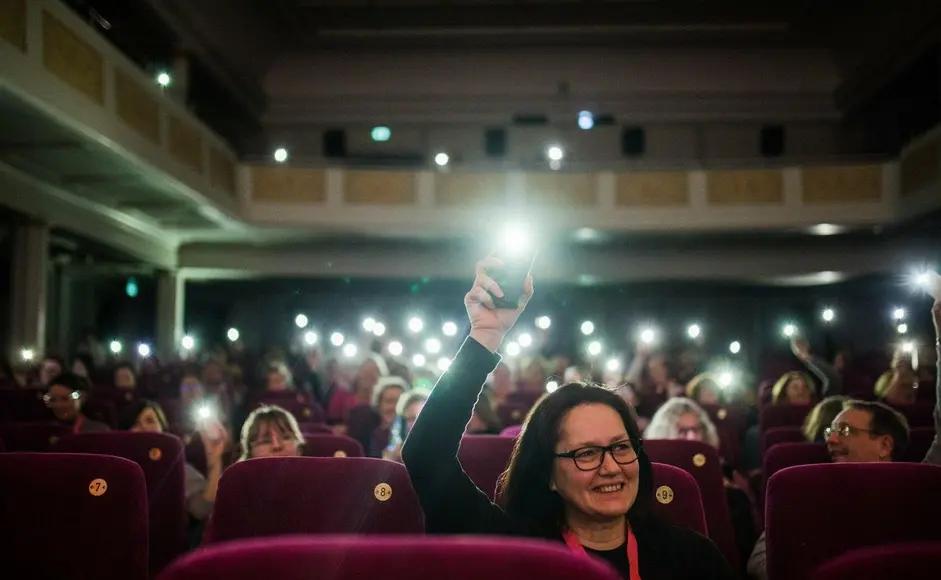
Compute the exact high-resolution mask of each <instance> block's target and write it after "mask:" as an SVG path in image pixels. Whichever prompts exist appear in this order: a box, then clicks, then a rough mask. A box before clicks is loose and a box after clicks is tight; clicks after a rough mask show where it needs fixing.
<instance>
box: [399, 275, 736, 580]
mask: <svg viewBox="0 0 941 580" xmlns="http://www.w3.org/2000/svg"><path fill="white" fill-rule="evenodd" d="M505 271H506V264H505V263H504V262H503V261H501V260H500V259H498V258H496V257H490V258H487V259H484V260H483V261H481V262H479V263H478V264H477V270H476V278H475V280H474V285H473V288H472V289H471V290H470V292H468V293H467V295H466V296H465V298H464V304H465V306H466V309H467V314H468V317H469V318H470V327H471V330H470V336H469V337H468V338H467V339H466V340H465V341H464V344H463V345H462V346H461V348H460V350H459V351H458V353H457V355H456V356H455V358H454V360H453V362H452V364H451V366H450V368H449V369H448V371H447V372H446V373H445V374H444V375H442V377H441V378H440V379H439V381H438V383H437V385H436V386H435V388H434V390H433V391H432V393H431V396H430V398H429V399H428V402H427V403H426V405H425V408H424V409H423V411H422V413H421V415H420V416H419V417H418V420H417V422H416V423H415V426H414V427H413V429H412V431H411V432H410V433H409V436H408V438H407V439H406V441H405V446H404V448H403V452H402V458H403V460H404V463H405V466H406V468H407V469H408V472H409V475H410V477H411V479H412V484H413V485H414V487H415V490H416V492H417V493H418V497H419V501H420V502H421V504H422V508H423V509H424V511H425V518H426V528H427V530H428V531H429V532H430V533H455V534H507V535H516V536H528V537H534V538H543V539H547V540H554V541H559V542H563V543H565V544H566V545H567V546H568V547H569V549H570V550H572V551H573V552H575V553H576V554H579V555H583V556H585V557H598V558H602V559H604V560H606V561H607V562H609V563H610V564H611V565H612V566H614V568H616V569H617V570H618V572H620V574H621V575H622V576H623V577H624V578H630V579H632V580H636V579H640V578H643V580H660V579H666V578H697V579H725V578H734V577H735V576H734V574H733V572H732V570H731V568H730V567H729V565H728V564H727V563H726V561H725V560H724V559H723V557H722V555H721V553H720V552H719V550H718V549H717V548H716V547H715V545H714V544H713V543H712V542H711V541H710V540H709V539H707V538H705V537H703V536H701V535H699V534H697V533H695V532H693V531H690V530H686V529H682V528H678V527H675V526H672V525H669V524H667V523H665V522H663V521H660V520H659V519H658V518H657V517H656V516H655V515H654V514H653V513H652V509H651V502H652V499H653V481H652V479H653V475H652V467H651V463H650V459H649V458H648V457H647V455H646V453H645V452H644V449H643V445H642V442H641V439H640V433H639V431H638V429H637V425H636V424H635V422H634V419H633V417H632V414H631V410H630V408H629V407H628V405H627V403H625V402H624V400H623V399H621V397H619V396H618V395H616V394H615V393H613V392H611V391H609V390H607V389H605V388H603V387H599V386H595V385H586V384H583V383H570V384H567V385H565V386H563V387H560V388H559V389H558V390H556V391H555V392H553V393H552V394H550V395H547V396H546V397H544V398H543V399H542V400H540V402H539V403H537V404H536V406H535V407H534V408H533V410H532V411H531V413H530V415H529V417H528V418H527V421H526V423H525V424H524V426H523V430H522V433H521V434H520V437H519V438H518V439H517V441H516V445H515V447H514V449H513V454H512V457H511V459H510V464H509V468H508V469H507V472H506V474H505V475H504V478H503V480H502V481H501V483H500V492H499V493H498V499H497V501H498V503H496V504H495V503H492V502H491V501H490V500H489V499H488V497H487V494H485V493H484V492H483V491H481V490H480V489H478V488H477V487H476V486H475V485H474V483H473V482H472V481H471V480H470V479H469V478H468V477H467V475H466V474H465V473H464V471H463V470H462V469H461V465H460V462H459V460H458V459H457V451H458V446H459V445H460V441H461V436H462V434H463V432H464V425H465V424H466V423H467V420H468V418H469V417H470V414H471V411H472V409H473V407H474V402H475V401H476V400H477V396H478V394H479V392H480V389H481V387H482V385H483V383H484V381H485V380H486V377H487V374H488V373H489V372H490V371H491V370H493V368H494V367H495V366H496V365H497V363H498V362H499V360H500V357H499V356H498V355H497V354H496V352H497V350H498V349H499V347H500V344H501V343H502V342H503V339H504V337H505V336H506V334H507V333H508V332H509V331H510V330H511V329H512V328H513V325H514V324H515V323H516V321H517V319H518V318H519V316H520V314H521V313H522V312H523V310H524V309H525V307H526V303H527V302H528V301H529V299H530V298H531V297H532V295H533V280H532V276H531V275H529V274H525V278H524V279H516V280H515V281H513V280H510V279H509V276H506V277H504V278H503V279H504V280H505V284H514V286H515V285H516V284H519V285H520V286H519V289H517V288H516V287H513V288H510V287H508V288H507V292H506V293H505V292H504V289H503V288H502V287H501V285H500V284H498V283H497V282H496V281H495V279H494V277H493V275H491V273H492V272H505ZM516 292H519V297H518V299H517V300H516V301H515V303H513V304H512V307H510V308H500V307H498V306H497V304H496V303H497V302H498V301H501V300H502V299H504V298H505V297H506V296H508V295H512V294H514V293H516Z"/></svg>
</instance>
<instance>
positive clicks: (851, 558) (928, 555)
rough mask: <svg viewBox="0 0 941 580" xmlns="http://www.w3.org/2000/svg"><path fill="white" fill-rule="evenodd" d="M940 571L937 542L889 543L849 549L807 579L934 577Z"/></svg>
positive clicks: (907, 579)
mask: <svg viewBox="0 0 941 580" xmlns="http://www.w3.org/2000/svg"><path fill="white" fill-rule="evenodd" d="M939 573H941V541H935V542H912V543H908V544H889V545H887V546H876V547H872V548H862V549H859V550H850V551H849V552H847V553H845V554H843V555H842V556H838V557H836V558H834V559H833V560H830V561H829V562H826V563H824V564H823V565H821V566H820V567H818V568H817V569H816V570H815V571H814V573H813V574H812V575H811V580H885V579H886V578H892V579H897V580H903V579H904V580H935V579H936V578H937V577H938V575H939Z"/></svg>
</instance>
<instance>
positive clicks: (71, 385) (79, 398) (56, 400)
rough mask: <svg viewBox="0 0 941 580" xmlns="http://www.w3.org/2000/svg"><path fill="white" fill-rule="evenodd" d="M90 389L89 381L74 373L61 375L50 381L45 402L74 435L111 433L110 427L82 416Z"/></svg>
mask: <svg viewBox="0 0 941 580" xmlns="http://www.w3.org/2000/svg"><path fill="white" fill-rule="evenodd" d="M90 389H91V385H89V384H88V380H87V379H85V378H82V377H80V376H78V375H76V374H73V373H59V374H58V375H57V376H55V377H52V378H51V379H49V389H48V391H46V395H45V396H44V397H43V400H45V402H46V406H47V407H49V409H50V410H51V411H52V414H53V415H54V416H55V419H56V421H57V422H59V423H63V424H66V425H69V426H71V427H72V432H73V433H97V432H101V431H110V430H111V429H110V427H108V426H107V425H105V424H104V423H100V422H98V421H94V420H92V419H89V418H88V417H86V416H85V415H84V414H82V403H84V402H85V399H86V398H87V397H88V392H89V390H90Z"/></svg>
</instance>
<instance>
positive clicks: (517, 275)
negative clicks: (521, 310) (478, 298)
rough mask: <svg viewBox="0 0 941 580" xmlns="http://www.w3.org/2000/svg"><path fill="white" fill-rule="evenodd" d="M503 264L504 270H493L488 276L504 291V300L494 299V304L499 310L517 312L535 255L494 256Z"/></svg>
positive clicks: (498, 254)
mask: <svg viewBox="0 0 941 580" xmlns="http://www.w3.org/2000/svg"><path fill="white" fill-rule="evenodd" d="M494 255H495V256H496V257H497V258H499V259H500V261H502V262H503V264H504V265H503V267H502V268H491V269H490V270H488V272H487V273H488V274H489V275H490V277H491V278H493V280H494V281H495V282H496V283H497V284H499V285H500V289H501V290H503V298H497V297H496V296H494V297H493V304H494V305H495V306H496V307H497V308H508V309H511V310H516V309H517V308H518V307H519V300H520V297H521V296H522V295H523V286H524V284H525V283H526V276H528V275H529V272H530V271H531V270H532V268H533V262H534V261H535V260H536V256H535V254H531V253H530V254H525V255H519V254H514V255H506V254H501V253H500V252H497V253H496V254H494Z"/></svg>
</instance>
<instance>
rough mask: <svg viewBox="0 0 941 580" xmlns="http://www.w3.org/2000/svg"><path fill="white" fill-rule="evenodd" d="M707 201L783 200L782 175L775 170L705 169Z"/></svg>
mask: <svg viewBox="0 0 941 580" xmlns="http://www.w3.org/2000/svg"><path fill="white" fill-rule="evenodd" d="M706 183H707V199H708V200H709V204H710V205H763V204H780V203H783V202H784V176H783V175H782V173H781V172H780V171H778V170H774V169H759V170H734V171H709V172H707V173H706Z"/></svg>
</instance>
